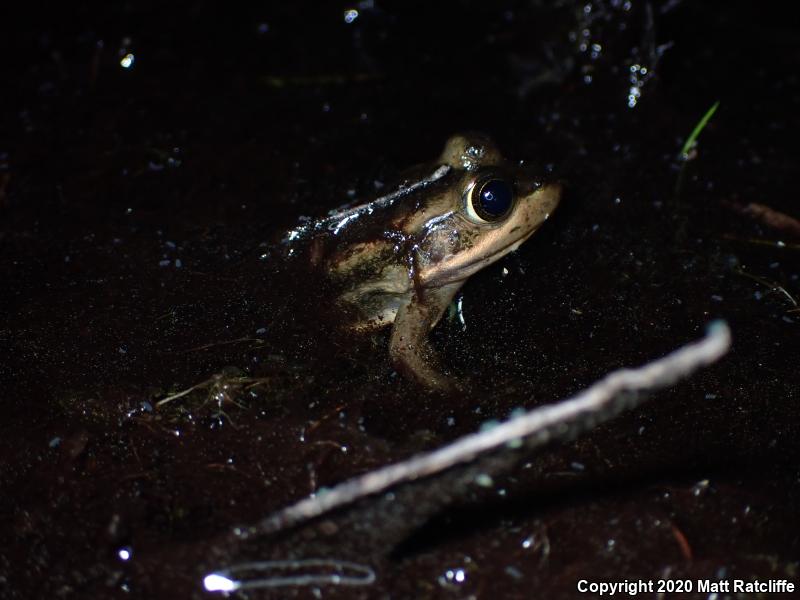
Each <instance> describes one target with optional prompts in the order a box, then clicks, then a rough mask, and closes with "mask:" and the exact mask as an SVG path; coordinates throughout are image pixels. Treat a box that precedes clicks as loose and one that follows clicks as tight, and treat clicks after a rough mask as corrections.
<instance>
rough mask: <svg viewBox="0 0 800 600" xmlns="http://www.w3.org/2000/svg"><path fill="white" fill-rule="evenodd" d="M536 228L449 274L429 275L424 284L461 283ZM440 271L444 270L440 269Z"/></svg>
mask: <svg viewBox="0 0 800 600" xmlns="http://www.w3.org/2000/svg"><path fill="white" fill-rule="evenodd" d="M538 229H539V227H536V229H533V230H532V231H529V232H528V233H526V234H525V235H523V236H522V237H520V238H518V239H516V240H514V241H513V242H511V243H509V244H506V245H504V246H501V247H500V248H498V249H497V250H496V251H495V252H493V253H492V254H491V256H488V257H483V258H478V259H476V260H473V261H471V262H468V263H465V264H463V265H461V266H460V267H459V268H458V269H455V270H453V271H450V276H445V277H442V273H436V274H435V275H433V276H429V277H428V278H427V282H425V285H432V286H434V287H435V286H438V285H448V284H451V283H457V282H461V283H463V282H464V281H466V280H467V279H469V278H470V277H472V276H473V275H474V274H475V273H477V272H478V271H480V270H481V269H483V268H485V267H487V266H489V265H490V264H492V263H493V262H495V261H497V260H499V259H500V258H502V257H503V256H505V255H506V254H508V253H510V252H514V251H515V250H516V249H517V248H519V247H520V246H521V245H522V244H524V243H525V242H526V241H527V240H528V238H530V237H531V236H532V235H533V234H534V233H536V231H537V230H538ZM476 267H477V268H476ZM442 271H445V270H444V269H442ZM440 278H441V279H443V281H441V282H439V281H437V280H439V279H440Z"/></svg>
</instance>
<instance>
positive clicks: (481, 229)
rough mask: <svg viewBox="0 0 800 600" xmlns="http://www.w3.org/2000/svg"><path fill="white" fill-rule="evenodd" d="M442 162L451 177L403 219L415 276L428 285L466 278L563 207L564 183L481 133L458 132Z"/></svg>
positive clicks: (505, 252) (432, 285)
mask: <svg viewBox="0 0 800 600" xmlns="http://www.w3.org/2000/svg"><path fill="white" fill-rule="evenodd" d="M439 162H440V164H444V165H447V166H449V167H450V169H451V173H449V174H448V176H447V178H446V180H443V181H442V183H441V184H440V185H438V186H436V188H437V189H435V190H433V189H432V190H431V191H430V193H429V197H428V198H427V200H426V201H425V202H424V203H423V204H422V206H420V207H419V208H418V210H417V211H415V214H414V217H413V218H412V219H410V220H408V221H407V222H406V223H405V224H404V229H405V230H406V231H407V232H408V233H411V234H412V235H413V237H414V240H415V244H416V248H415V249H416V253H415V257H414V258H415V261H414V262H415V270H416V273H415V277H416V280H417V281H418V282H419V283H420V284H421V285H422V286H423V287H425V288H435V287H441V286H444V285H449V284H452V283H457V282H463V281H464V280H466V279H467V278H468V277H470V276H471V275H473V274H474V273H476V272H478V271H480V270H481V269H483V268H484V267H485V266H487V265H489V264H491V263H493V262H495V261H496V260H498V259H500V258H502V257H503V256H505V255H506V254H508V253H509V252H512V251H514V250H516V249H517V248H518V247H519V246H520V244H522V243H523V242H524V241H525V240H527V239H528V238H529V237H530V236H531V235H533V233H534V232H535V231H536V230H537V229H538V228H539V227H540V226H541V225H542V223H544V222H545V221H546V220H547V219H548V218H549V217H550V215H551V214H552V213H553V211H554V210H555V208H556V206H558V203H559V200H560V199H561V186H560V185H559V184H557V183H548V184H543V183H541V182H540V181H539V180H537V179H536V178H535V176H534V175H533V174H532V173H531V172H530V169H528V168H526V167H525V166H521V165H513V164H510V163H508V162H507V161H506V160H504V159H503V157H502V155H501V154H500V152H499V151H498V150H497V148H496V147H495V145H494V144H493V143H492V142H491V141H490V140H489V139H488V138H486V137H485V136H481V135H479V134H468V135H456V136H453V137H451V138H450V139H449V140H448V141H447V144H446V145H445V149H444V152H443V153H442V155H441V157H440V161H439Z"/></svg>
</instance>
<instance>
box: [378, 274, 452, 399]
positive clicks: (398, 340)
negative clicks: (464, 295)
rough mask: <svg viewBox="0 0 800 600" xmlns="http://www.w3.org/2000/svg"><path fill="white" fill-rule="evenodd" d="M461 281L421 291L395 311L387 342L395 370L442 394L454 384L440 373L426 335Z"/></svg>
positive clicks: (437, 360) (436, 358) (447, 304)
mask: <svg viewBox="0 0 800 600" xmlns="http://www.w3.org/2000/svg"><path fill="white" fill-rule="evenodd" d="M460 287H461V282H458V283H455V284H451V285H447V286H443V287H440V288H433V289H429V290H421V291H419V292H417V293H415V294H414V295H413V296H412V298H411V300H410V301H409V303H408V304H405V305H403V306H401V307H400V308H399V310H398V311H397V316H396V317H395V319H394V327H393V328H392V336H391V340H390V342H389V354H390V355H391V357H392V362H393V363H394V366H395V368H396V369H397V370H398V371H400V372H401V373H403V375H405V376H407V377H409V378H411V379H413V380H414V381H416V382H417V383H419V384H421V385H424V386H425V387H429V388H432V389H438V390H442V391H446V390H452V389H453V388H454V387H455V382H454V381H453V380H452V379H450V378H449V377H447V376H446V375H445V374H444V373H442V372H441V370H440V368H439V358H438V356H437V354H436V351H435V350H434V349H433V348H432V347H431V345H430V343H429V342H428V333H429V332H430V330H431V329H433V327H434V325H436V323H438V322H439V319H441V317H442V314H444V311H445V310H446V309H447V307H448V306H449V305H450V302H451V301H452V300H453V297H454V296H455V295H456V292H457V291H458V290H459V288H460Z"/></svg>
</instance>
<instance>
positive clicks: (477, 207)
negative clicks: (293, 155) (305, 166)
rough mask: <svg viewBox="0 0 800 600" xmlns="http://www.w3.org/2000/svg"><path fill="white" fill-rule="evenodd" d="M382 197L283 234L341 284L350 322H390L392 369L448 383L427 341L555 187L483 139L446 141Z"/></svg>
mask: <svg viewBox="0 0 800 600" xmlns="http://www.w3.org/2000/svg"><path fill="white" fill-rule="evenodd" d="M418 171H420V172H421V173H422V175H421V176H419V178H418V179H417V178H415V179H413V180H410V181H407V182H406V183H405V184H404V185H402V186H401V187H400V188H399V189H398V190H396V191H395V192H393V193H390V194H388V195H386V196H383V197H381V198H378V199H376V200H373V201H372V202H368V203H366V204H360V205H358V206H352V207H349V208H345V209H343V210H339V211H336V212H333V213H331V214H330V215H329V216H327V217H326V218H323V219H320V220H318V221H309V222H307V223H305V224H303V225H301V226H300V227H297V228H296V229H294V230H292V231H290V232H289V233H288V235H287V237H286V243H287V244H288V246H289V253H290V254H293V253H296V251H297V250H298V249H299V247H300V245H302V246H303V247H304V249H305V250H306V252H307V256H308V259H309V260H310V261H311V263H312V264H313V265H315V266H317V267H318V268H321V269H323V270H324V271H325V273H326V274H327V276H328V277H330V278H331V279H332V280H333V281H334V282H336V283H337V284H338V285H337V286H336V287H337V289H339V290H341V291H340V293H339V296H338V297H337V298H336V302H337V305H338V306H340V307H341V308H342V309H343V313H344V314H346V315H347V316H348V325H349V326H350V327H352V328H356V329H360V330H366V329H375V328H378V327H384V326H389V325H391V326H392V332H391V338H390V343H389V352H390V354H391V358H392V360H393V362H394V365H395V367H396V369H397V370H398V371H400V372H401V373H403V374H404V375H406V376H407V377H409V378H411V379H413V380H415V381H417V382H418V383H420V384H422V385H423V386H426V387H429V388H435V389H442V390H446V389H452V388H453V386H454V382H453V380H451V379H450V378H449V377H447V376H446V375H444V374H443V373H442V371H441V369H440V366H439V361H438V359H437V357H436V355H435V353H434V351H433V349H432V347H431V346H430V344H429V342H428V333H429V332H430V330H431V329H432V328H433V327H434V325H436V323H437V322H438V321H439V319H440V318H441V316H442V314H443V313H444V311H445V309H446V308H447V307H448V305H449V304H450V302H451V301H452V300H453V297H454V296H455V294H456V293H457V292H458V290H459V288H461V286H462V285H464V282H465V281H466V280H467V279H468V278H469V277H470V276H471V275H473V274H474V273H477V272H478V271H480V270H481V269H483V268H484V267H486V266H487V265H490V264H492V263H493V262H495V261H496V260H498V259H499V258H501V257H503V256H505V255H506V254H508V253H509V252H512V251H514V250H516V249H517V248H518V247H519V245H520V244H522V243H523V242H524V241H525V240H527V239H528V238H529V237H530V236H531V235H533V233H534V232H535V231H536V230H537V229H538V228H539V227H540V226H541V225H542V224H543V223H544V222H545V221H546V220H547V219H548V218H549V217H550V215H551V214H552V213H553V211H554V210H555V208H556V206H557V205H558V203H559V200H560V198H561V186H560V185H559V184H557V183H549V184H544V183H542V182H541V181H540V180H538V179H537V178H536V177H535V176H534V175H533V174H532V173H530V170H529V169H528V168H526V167H524V166H519V165H515V164H511V163H509V162H507V161H506V160H505V159H504V158H503V157H502V156H501V154H500V152H499V151H498V150H497V148H496V147H495V145H494V143H492V141H491V140H490V139H488V138H487V137H486V136H483V135H480V134H462V135H455V136H453V137H451V138H450V139H449V140H448V141H447V143H446V144H445V148H444V151H443V152H442V154H441V156H440V157H439V159H438V161H436V162H435V164H432V165H429V166H427V168H426V167H422V168H418Z"/></svg>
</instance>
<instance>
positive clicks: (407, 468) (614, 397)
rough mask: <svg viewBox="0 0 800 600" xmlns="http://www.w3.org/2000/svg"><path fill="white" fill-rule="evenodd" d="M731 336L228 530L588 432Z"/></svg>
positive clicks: (715, 352) (280, 523)
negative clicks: (501, 451) (499, 452)
mask: <svg viewBox="0 0 800 600" xmlns="http://www.w3.org/2000/svg"><path fill="white" fill-rule="evenodd" d="M730 344H731V336H730V330H729V329H728V326H727V325H726V324H725V323H724V322H716V323H712V325H711V326H710V327H709V330H708V334H707V335H706V337H705V338H703V339H702V340H700V341H698V342H694V343H692V344H688V345H686V346H684V347H682V348H679V349H678V350H675V351H674V352H672V353H671V354H668V355H667V356H665V357H663V358H660V359H658V360H655V361H653V362H651V363H648V364H646V365H644V366H642V367H639V368H638V369H622V370H619V371H614V372H613V373H610V374H608V375H607V376H606V377H604V378H603V379H601V380H600V381H599V382H597V383H595V384H594V385H593V386H591V387H590V388H588V389H586V390H584V391H583V392H580V393H579V394H577V395H575V396H573V397H572V398H568V399H566V400H563V401H561V402H558V403H556V404H551V405H548V406H542V407H540V408H536V409H533V410H531V411H529V412H527V413H525V414H523V415H521V416H519V417H515V418H512V419H510V420H509V421H506V422H504V423H502V424H500V425H497V426H495V427H492V428H491V429H486V430H482V431H480V432H478V433H473V434H470V435H467V436H465V437H463V438H461V439H459V440H457V441H455V442H453V443H452V444H449V445H447V446H444V447H443V448H440V449H438V450H434V451H432V452H429V453H426V454H421V455H419V456H416V457H413V458H411V459H409V460H406V461H404V462H401V463H397V464H394V465H389V466H387V467H383V468H380V469H377V470H375V471H371V472H369V473H366V474H364V475H361V476H360V477H356V478H354V479H351V480H349V481H346V482H344V483H341V484H339V485H337V486H336V487H334V488H332V489H330V490H328V491H326V492H319V493H318V494H317V495H316V496H314V497H310V498H306V499H304V500H301V501H300V502H297V503H296V504H294V505H293V506H289V507H288V508H285V509H283V510H281V511H279V512H278V513H275V514H274V515H272V516H270V517H268V518H266V519H264V520H263V521H261V522H260V523H258V524H256V525H254V526H250V527H239V528H236V529H235V530H234V532H233V533H234V537H236V538H238V539H240V540H241V539H246V538H251V537H254V536H257V535H263V534H267V533H271V532H275V531H279V530H281V529H285V528H286V527H290V526H292V525H296V524H298V523H300V522H303V521H306V520H308V519H313V518H315V517H318V516H320V515H322V514H324V513H327V512H329V511H332V510H334V509H337V508H341V507H342V506H344V505H347V504H350V503H353V502H355V501H357V500H360V499H361V498H364V497H365V496H369V495H372V494H378V493H380V492H384V491H386V490H387V489H388V488H390V487H392V486H395V485H397V484H399V483H404V482H410V481H415V480H419V479H420V478H424V477H428V476H431V475H434V474H436V473H441V472H442V471H444V470H446V469H449V468H451V467H453V466H455V465H459V464H464V463H468V462H470V461H472V460H474V459H475V458H476V457H478V456H480V455H485V454H486V453H488V452H491V451H495V450H498V449H500V448H502V447H504V446H505V447H507V448H508V447H510V448H514V447H517V446H520V445H522V444H523V441H524V443H525V447H526V448H528V449H531V448H533V447H536V446H541V445H544V444H545V443H547V442H550V441H553V440H557V439H564V438H568V437H570V435H574V433H575V431H576V429H577V428H579V426H582V428H583V429H584V430H585V429H590V428H592V427H593V426H595V425H597V424H598V423H600V422H603V421H607V420H609V419H611V418H613V417H614V416H616V415H617V414H618V413H619V412H621V411H622V410H624V409H626V408H632V407H633V406H635V405H638V404H640V403H641V402H643V398H641V396H640V397H634V398H630V397H629V396H630V394H632V393H633V394H636V393H639V392H650V391H654V390H657V389H660V388H663V387H666V386H669V385H672V384H673V383H676V382H677V381H679V380H681V379H684V378H686V377H688V376H689V375H691V374H692V373H693V372H695V371H696V370H697V369H699V368H701V367H703V366H706V365H709V364H711V363H713V362H715V361H716V360H718V359H719V358H720V357H721V356H723V355H724V354H725V353H726V352H727V351H728V348H729V347H730Z"/></svg>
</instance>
